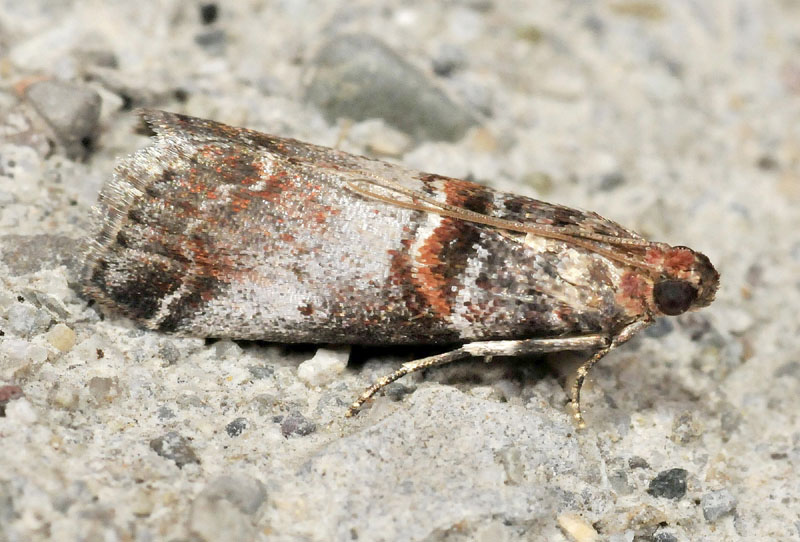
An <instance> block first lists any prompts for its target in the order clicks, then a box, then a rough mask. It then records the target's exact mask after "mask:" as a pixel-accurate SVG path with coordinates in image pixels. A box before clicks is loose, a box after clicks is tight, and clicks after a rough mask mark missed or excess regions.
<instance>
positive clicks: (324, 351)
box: [297, 347, 350, 386]
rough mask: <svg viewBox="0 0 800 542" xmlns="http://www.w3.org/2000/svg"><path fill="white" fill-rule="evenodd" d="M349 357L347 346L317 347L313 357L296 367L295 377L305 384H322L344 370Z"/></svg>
mask: <svg viewBox="0 0 800 542" xmlns="http://www.w3.org/2000/svg"><path fill="white" fill-rule="evenodd" d="M349 358H350V348H349V347H345V348H338V349H332V348H319V349H317V353H316V354H314V357H312V358H311V359H309V360H306V361H304V362H303V363H301V364H300V365H299V366H298V367H297V378H299V379H300V380H301V381H303V382H304V383H305V384H306V385H307V386H324V385H325V384H328V383H330V382H332V381H334V380H336V378H337V377H338V376H339V375H340V374H342V372H344V370H345V369H346V368H347V360H348V359H349Z"/></svg>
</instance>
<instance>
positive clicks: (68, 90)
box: [25, 79, 101, 158]
mask: <svg viewBox="0 0 800 542" xmlns="http://www.w3.org/2000/svg"><path fill="white" fill-rule="evenodd" d="M25 96H26V98H27V99H28V102H29V103H30V104H31V105H32V106H33V108H34V109H35V110H36V111H37V112H38V113H39V114H40V115H41V116H42V117H43V118H44V120H45V121H47V124H48V125H49V126H50V128H52V129H53V132H54V135H55V136H56V140H57V141H56V142H57V143H58V144H59V145H61V146H62V147H63V148H64V150H65V152H66V155H67V156H69V157H70V158H80V157H83V156H85V155H86V152H87V150H88V149H89V148H90V147H91V145H92V141H93V140H94V137H95V134H96V132H97V127H98V120H99V119H100V105H101V99H100V95H99V94H97V92H95V91H94V90H92V89H91V88H88V87H85V86H82V85H76V84H74V83H67V82H64V81H57V80H54V79H49V80H46V81H39V82H37V83H33V84H32V85H30V86H29V87H28V88H27V89H26V90H25Z"/></svg>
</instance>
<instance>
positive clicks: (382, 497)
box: [0, 0, 800, 542]
mask: <svg viewBox="0 0 800 542" xmlns="http://www.w3.org/2000/svg"><path fill="white" fill-rule="evenodd" d="M798 21H800V4H798V3H796V2H792V1H789V0H783V1H781V0H775V1H771V2H767V1H764V2H759V1H756V0H750V1H746V0H738V1H737V0H675V1H671V2H664V3H659V2H651V1H648V0H644V1H634V0H616V1H598V2H586V1H564V2H545V1H540V2H534V1H530V2H524V1H503V0H454V1H451V2H430V1H416V2H397V1H389V0H385V1H378V2H374V1H367V0H356V1H353V0H350V1H341V2H314V1H311V0H308V1H302V0H298V1H291V0H285V1H281V2H277V1H276V2H268V1H259V0H245V1H237V2H227V3H223V2H219V3H217V4H212V3H211V2H205V3H201V2H191V1H152V2H102V1H87V2H69V1H59V2H51V1H46V0H39V1H22V0H6V1H1V2H0V330H1V331H0V541H2V542H6V541H8V542H12V541H13V542H16V541H35V540H48V539H53V540H86V541H94V540H104V541H116V540H119V541H127V540H134V541H151V540H168V541H175V542H177V541H195V540H223V539H227V540H269V541H272V540H275V541H284V540H285V541H294V540H298V541H299V540H302V541H316V540H320V541H323V540H324V541H328V540H387V541H389V540H414V541H423V540H424V541H439V540H442V541H443V540H447V541H458V540H479V541H481V540H482V541H491V542H499V541H515V540H533V541H538V540H542V541H561V540H578V541H590V540H610V541H614V542H623V541H633V540H636V541H641V542H644V541H654V542H675V541H690V540H691V541H705V540H708V541H712V540H713V541H718V540H740V539H741V540H799V539H800V513H799V512H798V510H800V503H799V502H798V500H799V498H798V495H800V478H798V475H797V471H798V467H799V466H800V465H798V463H800V420H798V407H799V406H800V361H798V353H800V338H798V322H800V319H798V317H797V307H800V280H799V279H798V276H800V236H799V235H798V233H797V232H798V229H799V228H800V212H798V210H797V209H798V204H800V122H798V120H800V116H799V113H800V60H798V59H799V58H800V24H798ZM387 96H389V97H390V99H387ZM139 106H149V107H158V108H163V109H169V110H174V111H180V112H185V113H188V114H192V115H196V116H201V117H207V118H213V119H216V120H220V121H223V122H227V123H230V124H234V125H242V126H247V127H250V128H254V129H258V130H262V131H267V132H272V133H276V134H280V135H285V136H292V137H298V138H300V139H305V140H308V141H312V142H315V143H320V144H325V145H336V146H338V147H339V148H341V149H344V150H348V151H352V152H357V153H361V154H369V155H372V156H379V157H382V158H384V159H388V160H393V161H397V162H400V163H403V164H405V165H407V166H410V167H414V168H418V169H422V170H426V171H431V172H435V173H440V174H445V175H453V176H458V177H464V178H471V179H475V180H478V181H480V182H484V183H486V184H490V185H492V186H494V187H496V188H499V189H502V190H509V191H515V192H519V193H523V194H526V195H530V196H534V197H539V198H542V199H546V200H549V201H555V202H558V203H563V204H567V205H571V206H575V207H581V208H586V209H592V210H594V211H597V212H599V213H600V214H602V215H603V216H606V217H608V218H611V219H614V220H616V221H618V222H620V223H622V224H624V225H626V226H629V227H632V228H633V229H635V230H637V231H639V232H640V233H642V234H644V235H646V236H648V237H651V238H653V239H658V240H663V241H667V242H670V243H673V244H685V245H689V246H691V247H693V248H695V249H697V250H701V251H703V252H705V253H706V254H707V255H708V256H709V257H710V258H711V260H712V261H713V262H714V263H715V265H716V266H717V268H718V269H719V270H720V272H721V273H722V287H721V290H720V292H719V294H718V296H717V301H716V302H715V303H714V304H713V305H712V306H711V307H710V308H708V309H706V310H704V311H702V312H699V313H695V314H690V315H684V316H681V317H678V318H674V319H668V320H663V321H661V322H660V323H659V324H658V325H656V326H655V327H653V328H651V329H650V330H648V331H647V332H646V333H643V334H642V336H640V337H637V338H636V339H634V340H633V341H632V342H631V343H629V344H627V345H625V346H624V347H623V348H620V349H619V350H618V351H615V352H614V353H613V354H612V355H610V356H608V358H606V359H605V360H603V362H602V363H601V365H600V366H599V367H597V368H596V370H594V371H593V373H592V375H591V376H592V382H591V383H590V385H589V387H588V388H587V389H586V393H585V405H584V406H585V411H586V412H585V414H586V417H587V422H588V424H589V427H588V428H587V429H585V430H583V431H576V430H575V428H574V426H573V424H572V421H571V419H570V417H569V413H568V410H567V408H566V406H565V405H566V395H565V393H564V391H563V387H562V384H561V383H560V381H559V380H558V379H557V378H556V377H555V376H554V375H553V374H552V372H550V371H549V370H548V368H547V365H546V364H544V363H543V362H542V361H541V360H538V361H537V360H531V359H527V360H510V361H499V362H497V363H493V364H489V365H486V364H484V363H482V362H481V361H479V360H478V361H472V362H465V363H461V364H458V365H456V366H453V367H447V368H443V369H441V370H434V371H429V372H427V373H426V374H423V375H416V377H412V378H407V379H405V380H402V381H400V382H398V383H397V384H395V385H393V386H391V387H390V388H389V389H388V390H387V393H386V395H382V396H380V397H378V398H377V400H376V401H375V402H374V403H373V404H372V406H371V407H370V408H368V409H366V410H365V411H364V412H362V414H360V415H359V416H358V417H356V418H353V419H345V418H344V417H343V413H344V411H345V409H346V405H347V404H349V402H350V401H351V400H352V399H353V398H354V397H355V396H356V395H358V393H359V392H360V391H361V390H362V389H363V388H364V387H365V386H367V385H368V384H369V383H370V382H371V381H373V380H374V379H375V378H377V377H378V376H380V375H382V374H385V373H387V372H390V371H391V370H392V369H394V368H395V367H397V366H398V364H399V363H401V362H402V361H404V360H407V359H410V357H411V356H414V355H415V354H417V353H415V352H413V351H406V350H391V349H384V350H372V351H366V352H365V351H363V350H358V351H356V352H354V355H353V356H352V359H351V360H350V363H349V364H347V363H346V360H347V358H348V350H347V349H338V350H327V349H323V350H320V351H319V352H315V349H313V348H298V347H285V346H281V345H268V344H253V343H233V342H228V341H219V342H215V343H210V342H209V343H206V342H205V341H203V340H202V339H179V338H174V337H170V336H166V335H163V334H158V333H153V332H145V331H141V330H138V329H136V328H135V327H134V326H133V325H132V324H131V323H130V322H128V321H126V320H124V319H121V318H117V317H114V316H113V315H102V314H101V313H100V312H98V311H97V310H96V309H95V308H94V307H92V306H91V305H90V304H88V303H87V301H86V300H85V299H84V298H82V297H81V296H80V294H79V286H78V284H77V282H76V280H77V273H78V271H79V269H80V266H81V250H82V249H81V246H82V243H83V240H84V238H85V236H86V232H87V230H88V228H89V220H90V214H91V213H90V209H91V207H92V204H93V202H94V200H95V198H96V195H97V192H98V190H99V188H100V186H101V184H102V182H103V180H104V179H105V178H107V177H108V176H109V174H110V172H111V170H112V168H113V163H114V160H115V159H116V157H118V156H120V155H125V154H129V153H131V152H133V151H134V150H136V149H137V148H140V147H142V146H144V145H146V144H147V140H146V138H145V137H143V136H142V135H137V134H136V133H135V131H134V128H135V125H136V119H135V116H134V115H133V114H132V110H133V109H134V108H136V107H139ZM555 361H556V363H555V364H554V365H556V366H559V365H560V366H563V365H564V364H566V363H567V362H568V361H569V360H566V359H560V360H555ZM551 362H552V360H551ZM551 365H553V363H551Z"/></svg>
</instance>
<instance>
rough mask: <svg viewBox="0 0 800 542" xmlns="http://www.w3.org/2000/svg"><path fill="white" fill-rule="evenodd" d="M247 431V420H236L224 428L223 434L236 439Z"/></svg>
mask: <svg viewBox="0 0 800 542" xmlns="http://www.w3.org/2000/svg"><path fill="white" fill-rule="evenodd" d="M245 429H247V418H236V419H235V420H233V421H232V422H231V423H229V424H228V425H226V426H225V432H226V433H228V436H230V437H238V436H239V435H241V434H242V433H244V430H245Z"/></svg>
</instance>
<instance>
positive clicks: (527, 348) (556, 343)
mask: <svg viewBox="0 0 800 542" xmlns="http://www.w3.org/2000/svg"><path fill="white" fill-rule="evenodd" d="M595 348H606V349H608V348H610V341H609V339H608V336H606V335H582V336H578V337H558V338H548V339H525V340H520V341H481V342H474V343H468V344H465V345H464V346H462V347H461V348H457V349H456V350H451V351H450V352H445V353H443V354H437V355H435V356H429V357H427V358H422V359H417V360H414V361H409V362H407V363H404V364H403V365H402V366H401V367H400V368H399V369H397V370H396V371H395V372H393V373H391V374H388V375H386V376H384V377H383V378H381V379H379V380H378V381H377V382H375V383H374V384H373V385H372V386H370V387H369V388H367V389H366V390H364V393H362V394H361V395H360V396H359V397H358V399H356V400H355V401H354V402H353V404H352V405H350V408H348V409H347V413H346V414H345V415H346V416H347V417H350V416H352V415H354V414H355V413H356V412H358V409H359V408H361V405H363V404H364V403H365V402H366V401H367V400H368V399H369V398H370V397H372V396H373V395H375V393H376V392H378V391H379V390H380V389H381V388H384V387H386V386H388V385H389V384H391V383H392V382H394V381H395V380H397V379H398V378H402V377H404V376H405V375H407V374H411V373H415V372H417V371H421V370H423V369H427V368H429V367H434V366H436V365H444V364H446V363H451V362H453V361H457V360H460V359H464V358H468V357H473V356H477V357H480V356H485V357H487V358H491V357H492V356H517V355H521V354H544V353H547V352H561V351H564V350H590V349H595Z"/></svg>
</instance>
